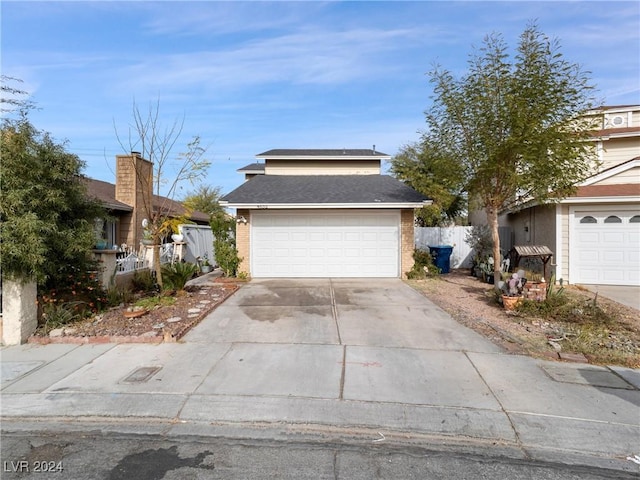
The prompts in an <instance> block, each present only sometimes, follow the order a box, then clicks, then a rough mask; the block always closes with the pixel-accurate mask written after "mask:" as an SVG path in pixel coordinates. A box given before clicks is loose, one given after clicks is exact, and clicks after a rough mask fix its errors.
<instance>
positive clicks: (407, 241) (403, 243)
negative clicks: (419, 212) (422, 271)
mask: <svg viewBox="0 0 640 480" xmlns="http://www.w3.org/2000/svg"><path fill="white" fill-rule="evenodd" d="M413 228H414V220H413V210H412V209H408V210H401V211H400V273H401V277H402V278H407V272H408V271H409V270H411V268H413V263H414V260H413V251H414V248H415V243H414V231H413Z"/></svg>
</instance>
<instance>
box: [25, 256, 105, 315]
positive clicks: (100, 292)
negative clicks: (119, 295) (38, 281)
mask: <svg viewBox="0 0 640 480" xmlns="http://www.w3.org/2000/svg"><path fill="white" fill-rule="evenodd" d="M67 268H68V270H67V274H66V275H64V276H60V277H59V283H58V284H57V285H56V286H55V288H49V289H46V290H45V289H43V290H42V293H41V294H40V295H39V299H38V301H39V303H40V304H41V305H43V312H44V307H45V306H47V305H63V304H64V305H66V308H69V307H70V306H72V307H73V309H74V310H75V311H76V312H77V313H78V314H79V315H81V316H83V317H84V316H87V315H89V314H91V313H96V312H99V311H100V310H102V309H104V308H105V307H106V306H107V304H108V300H107V293H106V291H105V290H104V289H103V288H102V285H101V284H100V281H99V280H98V278H97V274H96V272H85V271H82V270H80V269H79V268H78V267H75V266H68V267H67Z"/></svg>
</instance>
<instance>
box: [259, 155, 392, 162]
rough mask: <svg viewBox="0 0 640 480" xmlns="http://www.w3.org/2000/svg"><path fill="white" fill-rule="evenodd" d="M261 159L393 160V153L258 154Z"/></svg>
mask: <svg viewBox="0 0 640 480" xmlns="http://www.w3.org/2000/svg"><path fill="white" fill-rule="evenodd" d="M256 158H257V159H260V160H291V161H296V160H335V161H338V162H342V161H344V160H391V155H341V156H340V157H336V156H335V155H295V156H291V155H256Z"/></svg>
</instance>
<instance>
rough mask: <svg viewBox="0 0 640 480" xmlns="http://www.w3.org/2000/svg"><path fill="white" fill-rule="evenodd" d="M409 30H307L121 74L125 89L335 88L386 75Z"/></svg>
mask: <svg viewBox="0 0 640 480" xmlns="http://www.w3.org/2000/svg"><path fill="white" fill-rule="evenodd" d="M412 38H414V32H412V31H411V30H400V29H399V30H377V29H358V30H350V31H328V30H320V29H316V30H312V31H305V32H294V33H289V34H284V35H280V36H276V37H272V38H264V39H254V40H251V41H249V42H246V43H244V44H240V45H236V46H232V47H229V48H228V49H223V48H220V49H216V50H213V49H212V50H206V51H199V52H193V53H182V54H168V55H156V56H153V57H152V58H147V59H146V60H144V61H142V62H139V63H137V64H135V65H133V66H131V67H126V68H125V69H121V72H120V73H119V76H120V79H121V81H122V83H123V84H124V85H127V88H132V89H134V90H135V89H136V88H138V87H144V88H147V89H148V88H152V89H156V88H162V89H168V90H171V89H174V88H175V89H180V88H184V87H185V86H194V85H203V86H205V87H207V86H209V87H211V88H213V89H215V88H242V87H247V86H255V85H260V84H264V83H276V82H284V83H291V84H340V83H345V82H349V81H352V80H354V79H356V78H366V77H370V76H380V75H388V72H389V65H388V62H389V58H388V57H389V55H388V54H389V53H390V52H393V51H394V50H396V49H398V48H399V46H400V44H404V46H405V47H406V42H409V41H411V39H412ZM122 79H124V80H122Z"/></svg>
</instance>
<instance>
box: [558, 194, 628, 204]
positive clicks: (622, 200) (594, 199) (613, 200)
mask: <svg viewBox="0 0 640 480" xmlns="http://www.w3.org/2000/svg"><path fill="white" fill-rule="evenodd" d="M638 202H640V196H638V195H633V196H630V197H615V196H612V197H570V198H565V199H564V200H562V201H561V202H560V203H565V204H572V203H638Z"/></svg>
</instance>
